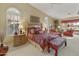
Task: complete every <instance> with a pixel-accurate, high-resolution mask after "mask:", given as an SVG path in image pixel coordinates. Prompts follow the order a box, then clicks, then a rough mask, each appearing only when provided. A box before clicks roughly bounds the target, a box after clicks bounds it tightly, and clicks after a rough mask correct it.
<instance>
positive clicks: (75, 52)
mask: <svg viewBox="0 0 79 59" xmlns="http://www.w3.org/2000/svg"><path fill="white" fill-rule="evenodd" d="M8 44H9V43H8ZM9 45H10V44H9ZM53 55H54V50H53V49H51V52H50V54H48V53H47V52H42V51H40V50H39V49H38V48H37V47H35V46H33V45H32V44H30V43H26V44H25V45H22V46H19V47H12V46H11V45H10V46H9V51H8V53H7V55H6V56H53ZM58 55H59V56H79V37H78V36H74V37H72V38H70V39H69V38H67V47H65V48H63V47H61V48H60V49H59V54H58Z"/></svg>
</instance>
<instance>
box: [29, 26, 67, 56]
mask: <svg viewBox="0 0 79 59" xmlns="http://www.w3.org/2000/svg"><path fill="white" fill-rule="evenodd" d="M28 39H29V41H30V42H31V43H32V44H33V45H34V46H35V47H39V49H41V50H42V51H44V50H46V51H47V52H48V53H49V52H50V48H53V49H54V50H55V56H57V55H58V49H59V47H60V46H62V45H63V44H65V46H66V45H67V43H66V39H65V38H62V37H61V36H59V35H56V34H51V33H47V32H43V31H42V30H41V28H40V27H29V28H28Z"/></svg>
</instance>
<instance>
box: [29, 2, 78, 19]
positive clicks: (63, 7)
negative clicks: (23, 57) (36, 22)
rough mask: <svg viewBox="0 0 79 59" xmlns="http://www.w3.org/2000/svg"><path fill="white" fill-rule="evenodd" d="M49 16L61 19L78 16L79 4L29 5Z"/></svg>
mask: <svg viewBox="0 0 79 59" xmlns="http://www.w3.org/2000/svg"><path fill="white" fill-rule="evenodd" d="M30 4H31V5H32V6H34V7H35V8H37V9H39V10H41V11H42V12H44V13H46V14H47V15H49V16H52V17H55V18H58V19H63V18H66V17H72V16H79V3H30Z"/></svg>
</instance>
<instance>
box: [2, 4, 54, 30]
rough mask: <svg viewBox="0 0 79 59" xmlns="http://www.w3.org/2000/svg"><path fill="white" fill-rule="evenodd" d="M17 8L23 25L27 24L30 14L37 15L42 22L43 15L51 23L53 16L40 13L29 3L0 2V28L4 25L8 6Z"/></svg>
mask: <svg viewBox="0 0 79 59" xmlns="http://www.w3.org/2000/svg"><path fill="white" fill-rule="evenodd" d="M11 7H14V8H17V9H18V10H19V11H20V12H21V20H22V22H24V23H23V24H24V25H27V22H29V19H30V16H31V15H34V16H39V17H40V20H41V22H42V23H43V22H44V17H48V19H49V22H50V23H53V18H51V17H49V16H47V15H46V14H44V13H42V12H41V11H39V10H38V9H36V8H34V7H32V6H31V5H29V4H3V3H2V4H0V30H1V29H4V28H5V26H6V11H7V9H8V8H11Z"/></svg>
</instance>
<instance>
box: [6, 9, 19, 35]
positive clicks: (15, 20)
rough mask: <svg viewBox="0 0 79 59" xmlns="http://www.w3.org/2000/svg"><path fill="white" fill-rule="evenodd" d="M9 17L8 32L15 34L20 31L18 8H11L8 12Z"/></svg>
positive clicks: (7, 16)
mask: <svg viewBox="0 0 79 59" xmlns="http://www.w3.org/2000/svg"><path fill="white" fill-rule="evenodd" d="M6 18H7V34H8V35H14V33H15V32H19V24H20V12H19V11H18V10H17V9H16V8H9V9H8V10H7V14H6Z"/></svg>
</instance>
